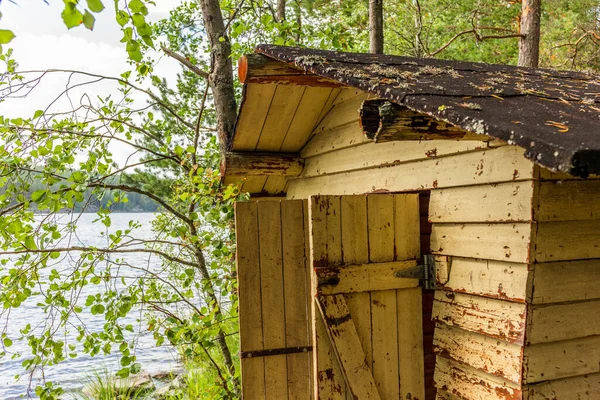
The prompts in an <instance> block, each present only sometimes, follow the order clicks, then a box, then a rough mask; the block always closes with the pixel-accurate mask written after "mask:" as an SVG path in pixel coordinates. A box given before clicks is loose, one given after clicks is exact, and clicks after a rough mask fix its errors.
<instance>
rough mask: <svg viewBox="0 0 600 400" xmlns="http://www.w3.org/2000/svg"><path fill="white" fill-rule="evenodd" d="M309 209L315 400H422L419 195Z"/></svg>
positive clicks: (332, 200) (322, 203)
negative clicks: (316, 399)
mask: <svg viewBox="0 0 600 400" xmlns="http://www.w3.org/2000/svg"><path fill="white" fill-rule="evenodd" d="M309 208H310V211H309V219H310V252H311V254H310V256H311V262H312V267H313V271H312V279H311V281H312V283H311V285H312V293H313V296H314V302H313V315H314V317H313V321H312V322H313V346H314V354H313V362H314V371H315V382H314V390H315V397H316V398H320V399H346V398H354V399H386V400H391V399H394V400H395V399H412V400H423V399H424V398H425V393H424V392H425V389H424V371H423V369H424V366H423V333H422V307H421V288H420V287H419V279H418V277H419V276H420V271H419V267H417V260H418V259H419V257H420V241H419V239H420V237H419V204H418V195H392V194H389V195H388V194H373V195H363V196H313V197H311V198H310V200H309Z"/></svg>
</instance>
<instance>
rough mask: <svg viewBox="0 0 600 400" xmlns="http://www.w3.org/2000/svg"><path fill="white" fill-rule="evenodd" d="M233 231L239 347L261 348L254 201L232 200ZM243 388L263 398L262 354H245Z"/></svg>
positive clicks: (252, 396) (246, 393)
mask: <svg viewBox="0 0 600 400" xmlns="http://www.w3.org/2000/svg"><path fill="white" fill-rule="evenodd" d="M235 213H236V218H235V232H236V235H237V241H238V247H237V253H236V262H237V268H236V269H237V273H238V294H239V298H240V300H241V301H240V302H239V315H240V316H239V318H240V350H241V351H242V352H244V351H256V350H263V349H264V343H263V335H262V312H261V297H260V263H259V253H258V209H257V204H256V202H244V203H241V202H238V203H236V204H235ZM241 364H242V391H243V393H244V396H245V398H246V399H252V400H253V399H257V400H258V399H262V398H264V393H265V361H264V358H261V357H258V358H244V359H242V361H241Z"/></svg>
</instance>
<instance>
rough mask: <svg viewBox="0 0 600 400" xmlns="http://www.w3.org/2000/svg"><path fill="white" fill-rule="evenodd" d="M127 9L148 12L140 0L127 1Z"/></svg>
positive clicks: (145, 13) (135, 11)
mask: <svg viewBox="0 0 600 400" xmlns="http://www.w3.org/2000/svg"><path fill="white" fill-rule="evenodd" d="M129 9H130V10H131V11H133V12H134V13H142V14H144V15H147V14H148V9H147V8H146V6H145V5H144V3H142V1H141V0H131V1H130V2H129Z"/></svg>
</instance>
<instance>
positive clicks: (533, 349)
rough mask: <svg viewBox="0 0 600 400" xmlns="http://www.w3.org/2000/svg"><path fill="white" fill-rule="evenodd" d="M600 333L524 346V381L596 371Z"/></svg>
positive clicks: (599, 351) (532, 381)
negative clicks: (599, 334)
mask: <svg viewBox="0 0 600 400" xmlns="http://www.w3.org/2000/svg"><path fill="white" fill-rule="evenodd" d="M598 360H600V336H590V337H587V338H582V339H573V340H565V341H560V342H554V343H541V344H535V345H531V346H527V347H525V352H524V356H523V364H524V365H523V370H524V381H525V382H526V383H535V382H542V381H547V380H553V379H559V378H566V377H571V376H578V375H585V374H593V373H598V372H600V364H599V362H598Z"/></svg>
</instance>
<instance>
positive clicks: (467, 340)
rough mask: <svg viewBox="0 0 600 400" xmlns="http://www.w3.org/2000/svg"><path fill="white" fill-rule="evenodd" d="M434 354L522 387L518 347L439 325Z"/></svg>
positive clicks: (434, 343)
mask: <svg viewBox="0 0 600 400" xmlns="http://www.w3.org/2000/svg"><path fill="white" fill-rule="evenodd" d="M433 346H434V351H435V353H436V354H439V355H441V356H443V357H445V358H450V359H453V360H455V361H459V362H461V363H463V364H467V365H470V366H471V367H473V368H475V369H478V370H481V371H484V372H486V373H488V374H491V375H496V376H498V377H500V378H503V379H506V380H509V381H511V382H513V383H515V384H520V383H521V351H522V347H521V346H519V345H517V344H512V343H508V342H505V341H503V340H498V339H494V338H491V337H487V336H484V335H481V334H478V333H473V332H469V331H466V330H464V329H460V328H456V327H451V326H447V325H444V324H440V325H438V326H437V328H436V330H435V336H434V339H433Z"/></svg>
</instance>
